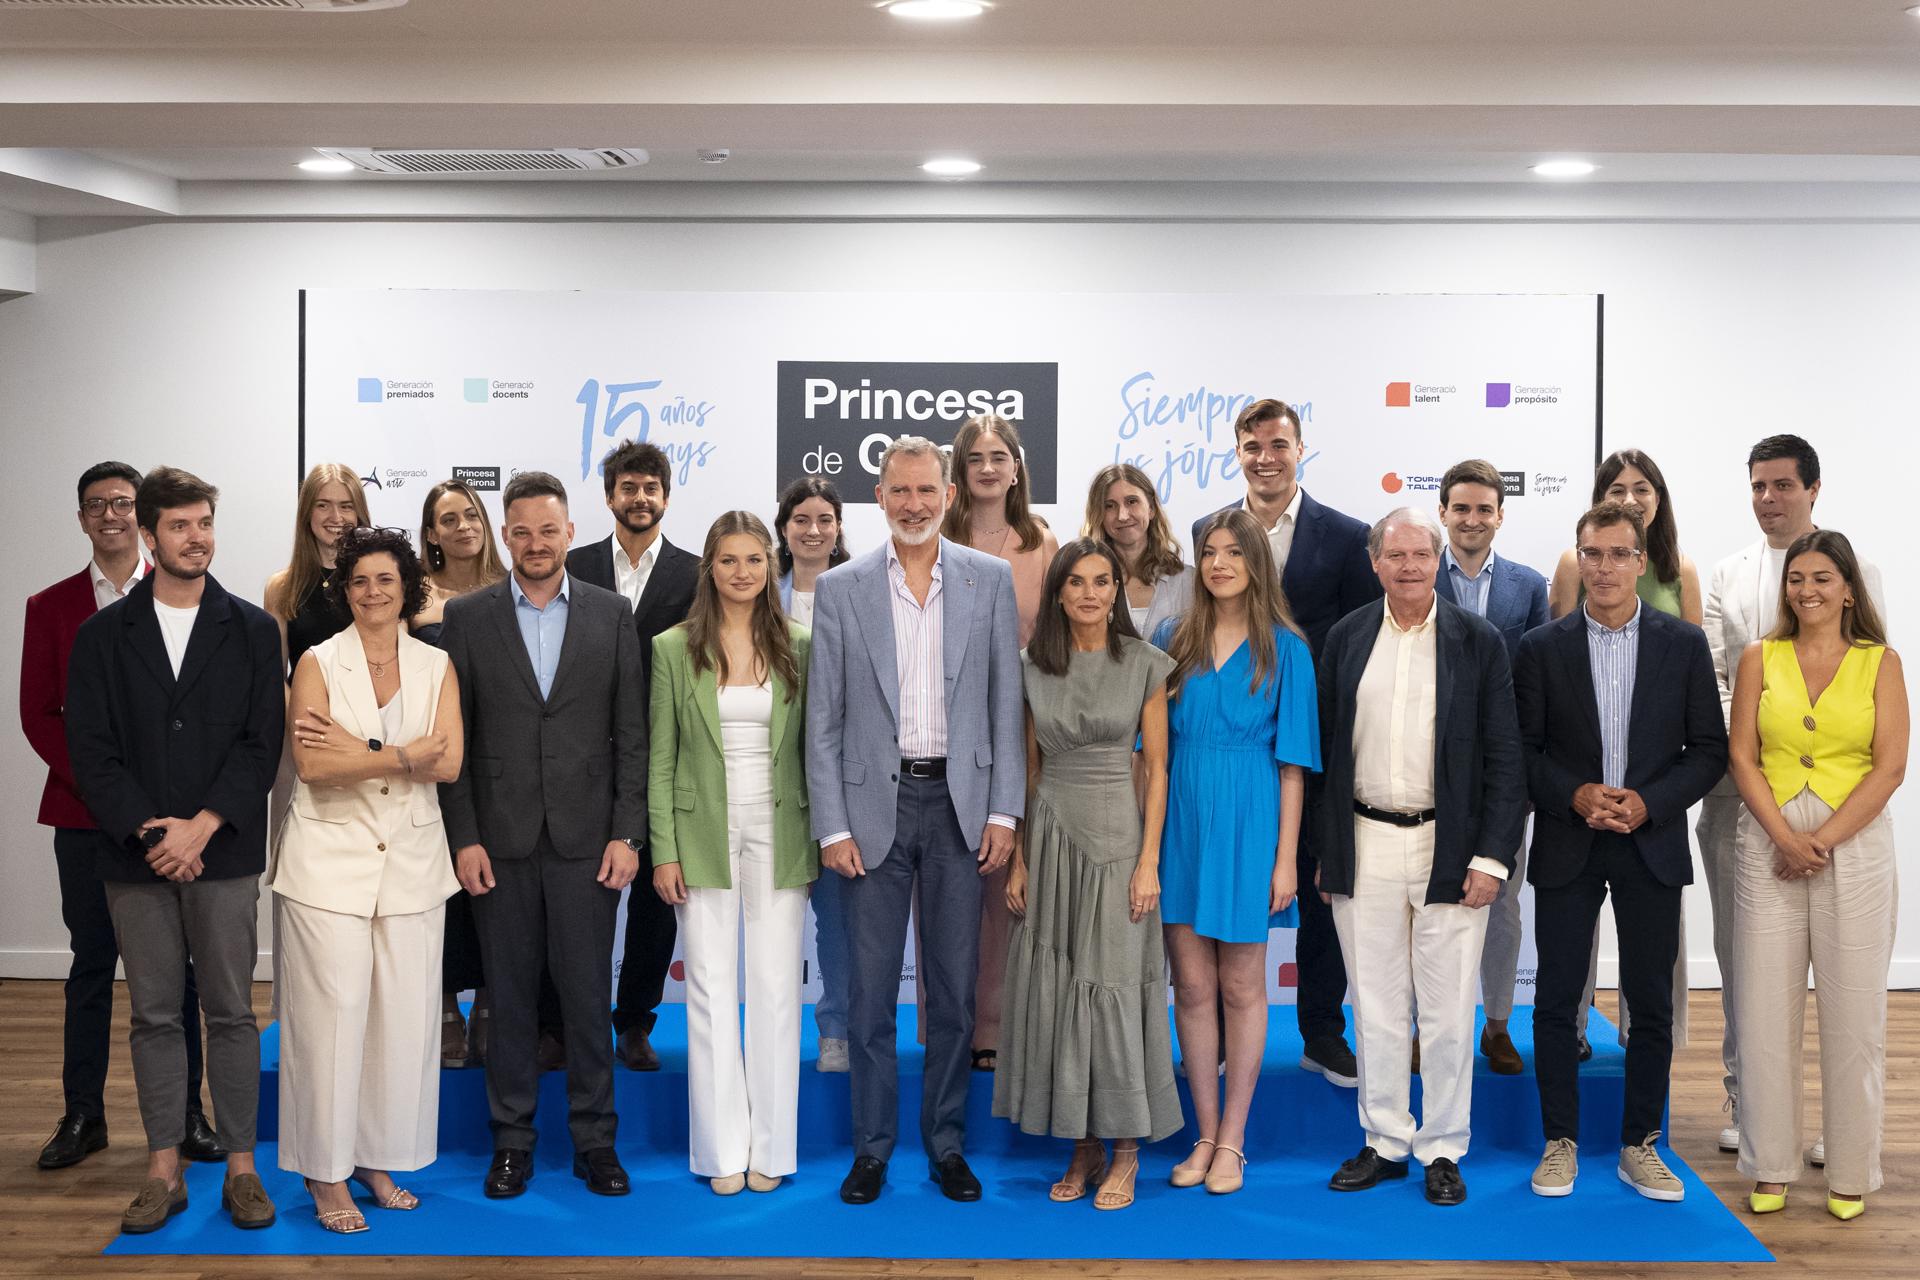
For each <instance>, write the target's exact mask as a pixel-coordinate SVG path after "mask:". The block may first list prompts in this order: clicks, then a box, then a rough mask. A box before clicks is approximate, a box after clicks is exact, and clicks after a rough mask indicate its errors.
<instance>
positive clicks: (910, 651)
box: [887, 538, 947, 760]
mask: <svg viewBox="0 0 1920 1280" xmlns="http://www.w3.org/2000/svg"><path fill="white" fill-rule="evenodd" d="M940 560H941V557H940V554H939V552H937V551H936V552H935V555H934V561H933V585H932V586H930V587H928V588H927V602H926V603H925V604H921V603H920V602H919V601H918V600H915V599H914V598H913V592H912V591H910V590H908V589H907V568H906V566H905V565H903V564H901V563H900V552H899V551H898V549H897V548H895V547H894V545H893V539H891V538H889V539H887V582H888V584H889V585H890V586H892V588H893V593H892V595H891V597H890V599H891V600H892V603H893V660H894V666H895V667H896V669H897V670H898V671H899V675H900V754H901V756H903V757H904V758H906V759H909V760H919V759H923V758H925V759H936V758H939V757H943V756H945V755H946V754H947V668H946V650H945V649H944V648H943V647H942V646H943V643H944V640H945V632H944V630H943V626H942V624H943V622H944V617H943V615H944V610H943V609H942V607H941V604H940Z"/></svg>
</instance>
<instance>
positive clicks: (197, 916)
mask: <svg viewBox="0 0 1920 1280" xmlns="http://www.w3.org/2000/svg"><path fill="white" fill-rule="evenodd" d="M219 496H220V495H219V492H218V491H217V490H215V489H214V487H213V486H212V485H209V484H207V483H206V482H205V481H203V480H200V479H199V478H197V477H195V476H192V475H189V474H188V473H187V472H185V471H181V470H179V469H178V468H175V467H161V468H159V469H157V470H155V471H154V472H153V473H152V474H151V475H149V476H147V477H146V478H145V479H144V480H142V481H141V482H140V488H139V491H138V493H136V494H135V496H134V515H135V518H136V519H137V520H138V521H139V526H140V533H141V537H142V538H143V539H144V540H145V542H146V544H147V549H148V550H149V551H151V552H152V553H153V556H154V571H153V572H152V573H151V574H149V575H148V576H147V577H145V578H143V579H141V580H140V581H139V582H138V583H136V584H135V585H134V586H133V588H132V589H131V590H130V591H128V592H127V594H126V597H125V598H124V599H122V600H118V601H115V602H114V603H113V604H110V605H108V606H107V607H106V608H104V609H102V610H101V611H100V612H98V613H96V614H94V615H93V616H92V617H91V618H89V619H87V620H86V622H84V623H82V624H81V626H80V630H79V632H78V634H77V635H76V636H75V637H74V642H73V657H72V660H71V663H70V664H69V677H70V678H69V680H68V685H67V706H66V719H67V750H68V755H69V757H70V759H71V761H72V764H73V777H74V781H75V783H76V784H77V785H78V789H79V792H80V795H81V798H82V799H84V800H85V801H86V804H87V808H88V810H89V811H90V812H91V813H92V815H93V820H94V822H95V824H96V825H97V827H98V831H97V832H95V833H94V834H95V844H94V858H95V862H94V870H95V872H96V874H98V875H99V877H100V879H101V880H102V881H103V882H104V883H105V887H106V898H107V909H108V911H109V912H110V913H111V914H112V917H113V930H114V934H115V936H116V937H117V938H118V939H119V943H120V958H121V960H123V961H124V962H125V964H126V972H127V994H128V1002H129V1004H130V1005H131V1007H132V1017H133V1032H132V1035H131V1036H130V1037H129V1042H130V1044H131V1047H132V1050H133V1079H134V1086H135V1088H136V1089H137V1091H138V1093H139V1097H140V1118H141V1120H142V1121H143V1122H144V1124H145V1126H146V1130H147V1150H148V1155H147V1177H146V1181H145V1183H144V1184H143V1185H142V1186H141V1188H140V1193H139V1195H137V1196H136V1197H134V1200H133V1203H132V1204H130V1205H129V1206H128V1207H127V1211H126V1213H125V1214H124V1215H123V1216H122V1218H121V1221H120V1227H121V1230H122V1231H125V1232H129V1233H140V1232H146V1231H153V1230H155V1229H157V1228H159V1227H160V1226H162V1225H164V1224H165V1223H166V1221H167V1220H168V1219H169V1218H171V1217H172V1216H173V1215H175V1214H177V1213H179V1212H180V1211H181V1210H182V1209H185V1208H186V1207H187V1184H186V1181H185V1179H184V1178H183V1176H182V1170H181V1165H180V1144H181V1142H182V1141H183V1140H184V1139H185V1138H186V1136H187V1046H186V1038H187V1035H188V1034H189V1028H188V1027H187V1026H186V1025H185V1024H184V1022H183V1020H182V1018H181V1001H182V999H183V996H184V989H185V985H186V975H187V964H188V962H189V961H191V962H192V964H193V968H194V975H195V978H196V980H197V986H198V987H199V992H200V1002H201V1006H202V1008H203V1009H204V1010H205V1012H206V1022H207V1053H206V1067H207V1083H208V1084H209V1085H210V1086H211V1090H212V1094H213V1109H214V1119H215V1121H216V1122H218V1124H219V1133H220V1141H221V1143H222V1144H223V1145H224V1146H225V1147H226V1149H227V1152H228V1155H227V1177H226V1182H225V1185H224V1186H223V1187H222V1189H221V1196H220V1199H221V1204H222V1207H224V1208H225V1209H226V1210H227V1213H228V1215H229V1216H230V1217H231V1218H232V1220H233V1224H234V1225H235V1226H237V1227H265V1226H270V1225H272V1223H273V1220H274V1208H273V1202H272V1201H271V1200H269V1199H268V1198H267V1192H266V1189H265V1188H264V1187H263V1186H261V1185H260V1178H259V1175H258V1174H256V1173H255V1171H254V1164H253V1139H254V1115H255V1112H256V1111H257V1110H258V1107H259V1101H260V1033H259V1029H258V1027H257V1026H255V1024H254V1020H253V965H254V959H255V957H256V955H257V948H256V945H255V941H256V939H255V927H256V914H255V913H256V907H257V904H258V902H259V897H260V873H261V871H262V870H264V869H265V867H266V857H267V792H268V791H269V790H270V789H271V788H272V786H273V778H274V773H275V772H276V770H277V768H278V766H279V763H280V744H281V734H282V731H283V729H284V728H285V723H286V686H285V675H284V668H282V667H281V665H280V632H279V628H278V627H276V626H275V625H274V621H273V619H272V617H270V616H269V615H268V614H267V613H266V611H265V610H263V609H261V608H259V607H258V606H256V605H252V604H248V603H247V602H246V601H244V600H240V599H238V598H236V597H234V596H230V595H228V594H227V593H226V591H225V590H224V589H223V588H222V587H221V586H220V584H219V583H218V582H216V581H214V579H213V577H212V575H211V574H209V573H208V572H207V569H208V566H209V565H211V564H212V563H213V548H214V537H213V506H214V502H215V501H216V500H217V499H218V498H219ZM198 1031H199V1029H198V1028H197V1027H194V1028H192V1029H191V1034H195V1035H197V1034H198Z"/></svg>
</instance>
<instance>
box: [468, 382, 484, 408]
mask: <svg viewBox="0 0 1920 1280" xmlns="http://www.w3.org/2000/svg"><path fill="white" fill-rule="evenodd" d="M486 402H487V380H486V379H485V378H468V379H467V403H468V404H485V403H486Z"/></svg>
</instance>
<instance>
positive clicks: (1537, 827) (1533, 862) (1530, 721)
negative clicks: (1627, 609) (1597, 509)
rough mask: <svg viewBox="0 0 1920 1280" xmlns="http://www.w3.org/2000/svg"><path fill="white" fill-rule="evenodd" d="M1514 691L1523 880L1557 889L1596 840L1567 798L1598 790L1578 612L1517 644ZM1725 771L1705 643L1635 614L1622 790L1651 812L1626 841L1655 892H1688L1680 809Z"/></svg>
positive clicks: (1685, 625) (1588, 672)
mask: <svg viewBox="0 0 1920 1280" xmlns="http://www.w3.org/2000/svg"><path fill="white" fill-rule="evenodd" d="M1513 688H1514V700H1515V702H1516V703H1517V704H1518V706H1519V708H1520V740H1521V744H1522V748H1523V751H1524V754H1525V758H1526V765H1527V789H1528V791H1529V792H1530V793H1531V795H1532V797H1533V805H1534V822H1533V848H1532V856H1531V857H1530V858H1529V859H1528V868H1527V879H1528V880H1530V881H1532V882H1533V884H1534V885H1536V886H1538V887H1540V888H1546V889H1556V888H1559V887H1560V886H1561V885H1564V884H1567V883H1569V882H1570V881H1572V880H1573V878H1574V877H1575V876H1577V875H1579V874H1580V871H1581V869H1582V868H1583V867H1585V866H1586V864H1587V852H1588V850H1590V849H1591V848H1592V847H1593V837H1594V835H1595V834H1596V833H1595V832H1594V830H1593V828H1591V827H1589V826H1588V825H1587V824H1586V822H1585V821H1584V820H1583V819H1581V817H1580V816H1579V815H1578V814H1576V813H1575V812H1574V811H1573V793H1574V792H1575V791H1577V790H1578V789H1579V788H1580V787H1581V786H1582V785H1584V784H1586V783H1589V782H1599V781H1600V709H1599V704H1598V703H1597V702H1596V701H1595V700H1594V696H1593V664H1592V662H1591V661H1589V659H1588V657H1587V611H1586V610H1585V609H1584V608H1581V609H1575V610H1574V611H1573V612H1572V613H1569V614H1568V615H1567V616H1565V617H1564V618H1560V619H1558V620H1557V621H1554V622H1549V623H1548V624H1547V625H1546V626H1544V627H1539V628H1536V629H1535V630H1533V631H1529V632H1528V633H1527V634H1526V635H1525V636H1524V637H1523V638H1522V639H1521V641H1520V652H1519V656H1518V657H1517V658H1515V660H1514V667H1513ZM1726 770H1727V726H1726V722H1725V721H1724V720H1723V719H1722V718H1721V716H1720V686H1719V685H1718V684H1717V683H1716V682H1715V680H1714V675H1713V656H1712V654H1711V653H1709V652H1708V650H1707V637H1706V633H1705V632H1703V631H1701V630H1700V628H1698V627H1696V626H1694V625H1693V624H1692V623H1691V622H1683V621H1681V620H1680V619H1678V618H1674V617H1671V616H1669V615H1667V614H1664V613H1661V612H1660V611H1659V610H1658V609H1655V608H1652V607H1651V606H1646V605H1643V606H1642V607H1641V609H1640V652H1639V655H1638V656H1637V658H1636V659H1635V662H1634V675H1633V705H1632V706H1631V707H1630V708H1629V709H1628V713H1627V773H1626V780H1625V781H1626V786H1627V787H1628V788H1629V789H1630V790H1633V791H1637V792H1639V793H1640V798H1641V799H1642V800H1643V801H1645V802H1646V806H1647V820H1646V821H1645V822H1644V823H1642V824H1641V825H1640V828H1639V829H1638V830H1637V831H1635V832H1634V833H1633V835H1632V836H1631V839H1632V840H1633V842H1634V844H1635V845H1636V846H1637V847H1638V848H1639V850H1640V856H1641V858H1642V859H1644V860H1645V862H1646V864H1647V870H1648V871H1650V872H1652V873H1653V877H1654V878H1655V879H1656V880H1658V881H1659V882H1660V883H1661V884H1664V885H1670V886H1677V885H1684V884H1692V883H1693V854H1692V852H1691V850H1690V848H1689V846H1688V844H1687V824H1686V817H1687V809H1688V808H1689V807H1691V806H1692V805H1693V804H1694V802H1695V801H1697V800H1699V799H1700V798H1701V797H1703V796H1705V795H1706V794H1707V792H1709V791H1711V790H1712V789H1713V785H1714V783H1716V782H1718V781H1719V780H1720V775H1721V774H1723V773H1725V772H1726Z"/></svg>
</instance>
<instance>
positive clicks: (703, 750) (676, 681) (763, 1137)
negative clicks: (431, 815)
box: [647, 511, 820, 1195]
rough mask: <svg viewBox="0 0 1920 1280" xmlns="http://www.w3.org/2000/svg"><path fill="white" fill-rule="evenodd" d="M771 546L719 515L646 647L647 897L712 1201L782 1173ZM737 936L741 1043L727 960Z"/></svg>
mask: <svg viewBox="0 0 1920 1280" xmlns="http://www.w3.org/2000/svg"><path fill="white" fill-rule="evenodd" d="M772 564H773V539H772V538H771V537H770V536H769V535H768V533H767V528H766V526H765V525H764V524H762V523H761V522H760V519H759V517H757V516H755V515H753V514H752V513H751V512H747V511H729V512H728V513H726V514H725V515H723V516H721V517H720V518H719V519H718V520H716V521H714V522H713V527H712V528H711V529H709V530H708V531H707V541H706V546H705V548H704V549H703V550H702V552H701V555H700V580H699V584H698V586H697V587H696V588H695V590H694V597H693V608H692V609H691V611H689V613H688V615H687V620H686V621H685V622H683V623H681V624H680V625H679V626H677V627H674V628H672V629H671V630H668V631H665V632H663V633H661V634H660V635H659V636H657V637H655V639H654V642H653V741H652V746H651V752H650V754H651V765H650V768H649V771H648V778H647V806H648V819H649V821H648V837H649V844H650V845H651V847H652V852H653V887H654V891H655V892H656V893H658V894H659V895H660V897H661V899H662V900H663V901H666V902H668V903H671V904H672V905H673V907H674V909H675V913H676V914H677V915H678V917H679V922H680V945H681V959H682V962H683V963H684V965H685V967H686V985H687V1079H688V1081H689V1085H690V1087H689V1088H688V1090H687V1110H688V1116H689V1121H690V1128H691V1131H692V1134H691V1137H692V1151H691V1154H690V1159H689V1165H690V1167H691V1168H692V1170H693V1172H694V1173H695V1174H696V1175H698V1176H700V1177H704V1178H707V1179H709V1180H710V1181H711V1185H712V1187H713V1190H714V1192H715V1193H716V1194H719V1195H733V1194H734V1193H735V1192H737V1191H739V1190H740V1189H741V1188H742V1187H743V1186H745V1187H751V1188H752V1189H753V1190H755V1191H771V1190H773V1189H774V1188H775V1187H777V1186H779V1185H780V1180H781V1179H782V1178H783V1177H785V1176H787V1175H788V1174H790V1173H792V1172H793V1171H794V1165H795V1161H796V1153H795V1146H796V1130H797V1128H798V1110H799V1103H800V987H801V972H802V966H801V956H802V946H803V940H804V936H805V928H806V916H807V891H808V887H809V886H810V885H811V884H812V883H813V881H814V879H815V878H816V877H817V876H818V875H819V874H820V850H819V848H818V846H816V845H815V844H814V843H813V840H812V839H811V838H810V837H809V835H808V822H807V777H806V753H805V751H804V750H803V747H802V743H801V731H802V728H803V727H804V726H805V724H806V719H807V717H806V672H807V649H808V635H807V629H806V628H805V627H802V626H799V625H797V624H794V623H791V622H789V621H788V620H787V618H786V616H785V615H784V614H783V613H782V612H781V609H780V596H779V587H778V583H777V581H776V579H775V577H774V575H773V572H772ZM743 923H744V924H745V926H746V928H745V935H746V948H745V949H746V990H747V1031H746V1044H745V1046H744V1049H743V1046H742V1043H741V1037H740V1002H739V996H738V993H739V990H740V973H739V963H738V956H739V954H740V950H741V946H740V939H741V932H742V928H741V926H742V924H743Z"/></svg>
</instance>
